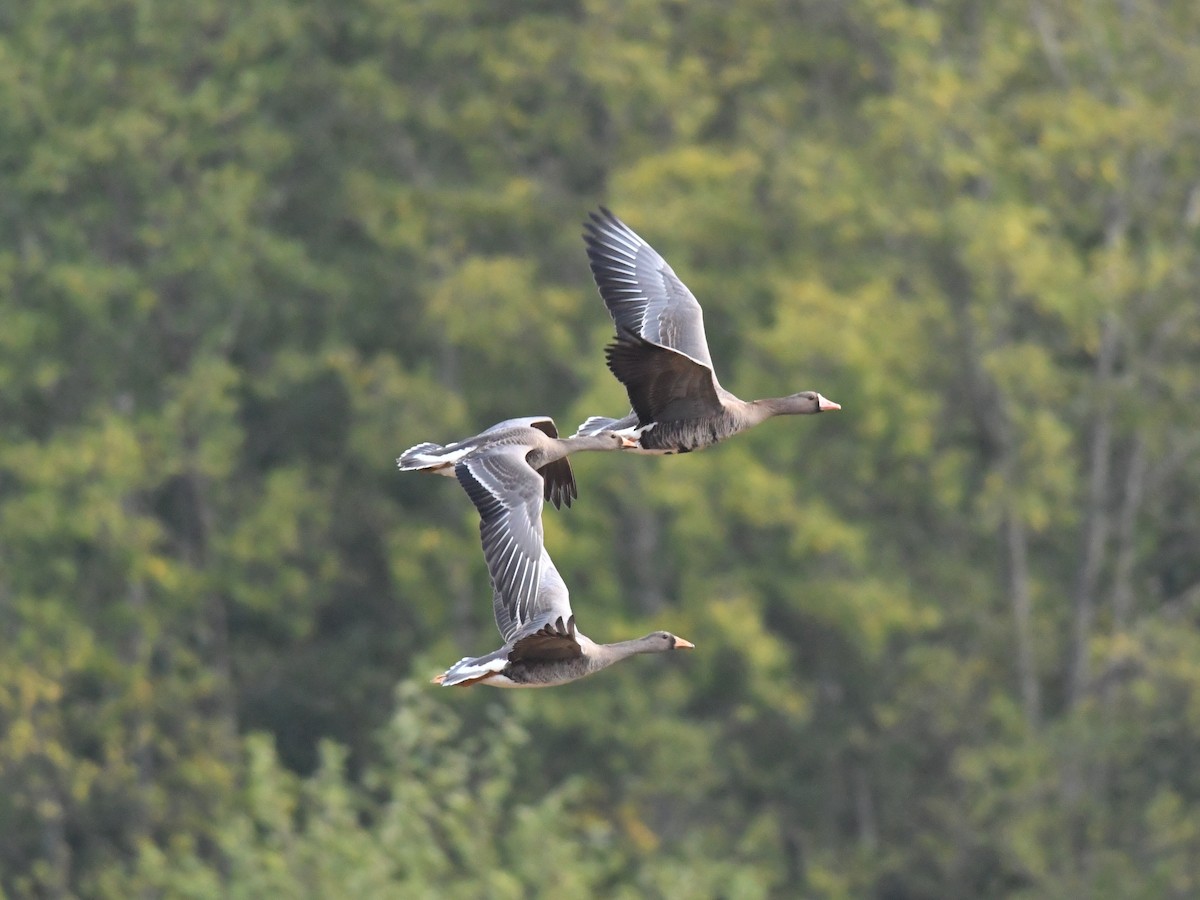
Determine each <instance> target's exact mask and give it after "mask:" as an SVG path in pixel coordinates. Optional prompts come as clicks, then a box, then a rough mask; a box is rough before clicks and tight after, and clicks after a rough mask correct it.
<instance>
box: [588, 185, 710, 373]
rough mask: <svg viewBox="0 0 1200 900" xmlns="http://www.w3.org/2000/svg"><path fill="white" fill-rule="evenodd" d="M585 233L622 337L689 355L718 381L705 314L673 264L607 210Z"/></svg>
mask: <svg viewBox="0 0 1200 900" xmlns="http://www.w3.org/2000/svg"><path fill="white" fill-rule="evenodd" d="M583 229H584V233H583V240H584V243H585V244H587V254H588V262H589V263H590V265H591V268H592V277H593V278H594V279H595V281H596V287H598V288H599V289H600V296H601V297H602V298H604V305H605V306H607V307H608V312H609V314H610V315H611V316H612V317H613V321H614V322H616V325H617V330H618V332H620V331H621V330H625V331H630V332H633V333H634V334H636V335H638V336H640V337H642V338H645V339H646V340H647V341H649V342H650V343H652V344H657V345H658V346H660V347H665V348H666V349H668V350H673V351H674V352H675V353H678V354H680V355H682V356H686V357H687V358H688V359H690V360H692V361H693V362H695V363H696V364H697V365H700V366H703V367H704V368H706V369H708V372H709V374H710V375H711V376H712V377H713V378H714V380H715V378H716V375H715V371H716V370H715V369H714V368H713V362H712V356H711V355H710V354H709V352H708V339H707V338H706V337H705V336H704V311H703V310H702V309H701V308H700V303H699V301H697V300H696V298H695V296H694V295H693V294H692V292H691V291H689V290H688V288H687V285H685V284H684V283H683V282H682V281H680V280H679V277H678V276H677V275H676V274H675V272H674V271H673V270H672V269H671V267H670V266H669V265H667V261H666V260H665V259H663V258H662V257H661V256H659V254H658V251H656V250H655V249H654V248H653V247H651V246H650V245H649V244H647V243H646V242H645V241H644V240H642V239H641V237H639V236H638V234H637V232H635V231H634V230H633V229H632V228H630V227H629V226H628V225H626V224H625V223H624V222H622V221H621V220H620V219H618V218H617V217H616V216H614V215H613V214H612V213H611V212H609V211H608V210H607V209H605V208H604V207H603V206H602V207H600V211H599V212H598V213H595V212H594V213H591V214H590V216H589V220H588V221H587V222H585V223H584V226H583Z"/></svg>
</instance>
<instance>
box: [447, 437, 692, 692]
mask: <svg viewBox="0 0 1200 900" xmlns="http://www.w3.org/2000/svg"><path fill="white" fill-rule="evenodd" d="M530 432H532V434H531V433H530ZM533 435H537V437H534V436H533ZM594 437H596V438H607V439H609V440H617V439H618V436H617V435H615V434H614V433H612V432H608V433H606V434H604V435H596V436H594ZM548 440H550V439H549V438H547V437H546V435H545V434H544V433H542V432H540V431H536V430H535V429H532V428H530V429H527V430H526V434H525V436H524V438H519V437H517V436H516V435H515V434H514V435H513V436H511V437H508V438H506V439H505V440H504V441H493V442H491V443H485V444H483V445H482V446H480V447H477V448H476V449H474V450H471V451H470V452H468V453H467V454H465V455H463V456H461V457H460V458H459V459H458V460H457V462H456V463H455V465H454V474H455V475H456V476H457V477H458V481H459V483H460V484H461V485H462V486H463V488H464V489H465V490H466V492H467V496H469V497H470V498H471V502H472V503H474V504H475V508H476V509H478V510H479V517H480V521H479V533H480V537H481V539H482V542H483V555H484V559H485V560H486V561H487V567H488V573H489V574H490V576H491V581H492V611H493V612H494V614H495V616H496V627H497V628H499V629H500V635H501V636H502V637H503V638H504V646H502V647H501V648H500V649H499V650H495V651H493V652H492V653H489V654H487V655H485V656H478V657H465V658H463V659H461V660H459V661H458V662H456V663H455V664H454V665H453V666H451V667H450V668H449V669H447V670H446V671H445V672H444V673H442V674H441V675H439V676H437V677H436V678H434V679H433V682H434V683H435V684H440V685H442V686H443V687H451V686H455V685H458V686H462V687H466V686H468V685H472V684H480V683H482V684H489V685H492V686H494V687H550V686H552V685H556V684H566V683H567V682H569V681H575V680H577V679H579V678H583V677H584V676H586V675H591V674H592V673H593V672H598V671H600V670H601V669H604V668H607V667H608V666H611V665H612V664H613V663H615V662H617V661H618V660H621V659H624V658H625V657H627V656H633V655H634V654H637V653H658V652H662V651H666V650H678V649H684V648H689V647H692V646H693V645H692V644H691V642H689V641H685V640H684V639H683V638H680V637H676V636H675V635H673V634H670V633H668V632H666V631H655V632H653V633H651V634H648V635H646V636H645V637H642V638H637V639H636V640H632V641H621V642H619V643H615V644H597V643H596V642H595V641H592V640H591V639H589V638H588V637H586V636H585V635H584V634H583V633H582V632H581V631H579V630H578V629H577V628H576V626H575V614H574V613H573V612H572V611H571V598H570V595H569V593H568V591H567V586H566V584H564V583H563V580H562V576H560V575H559V574H558V570H557V569H556V568H555V567H554V563H553V562H552V561H551V559H550V556H549V554H548V553H546V548H545V547H544V546H543V534H542V497H543V495H544V494H545V493H546V487H545V484H544V479H543V477H542V475H540V474H539V473H538V471H537V468H538V463H539V462H541V461H542V460H543V458H544V457H542V456H539V455H538V454H539V453H546V452H550V451H539V450H538V449H536V447H537V445H544V443H545V441H548ZM557 443H558V444H560V445H570V444H571V441H570V439H568V440H566V441H558V442H557ZM574 448H575V449H585V448H584V447H583V446H582V444H580V443H579V442H578V439H577V441H576V443H575V444H574ZM587 449H599V448H597V447H590V448H587ZM562 452H565V451H562Z"/></svg>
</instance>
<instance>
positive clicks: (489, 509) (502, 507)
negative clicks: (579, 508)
mask: <svg viewBox="0 0 1200 900" xmlns="http://www.w3.org/2000/svg"><path fill="white" fill-rule="evenodd" d="M528 452H529V448H528V447H526V446H523V445H521V444H499V445H495V446H492V447H484V448H482V449H480V450H477V451H476V452H475V453H473V454H471V455H470V456H468V457H467V458H466V459H464V460H462V461H461V462H460V463H459V464H458V465H457V466H455V469H454V473H455V474H456V475H457V476H458V481H459V484H461V485H462V486H463V489H464V490H465V491H466V492H467V496H468V497H470V498H471V502H472V503H474V504H475V508H476V509H477V510H479V536H480V539H481V541H482V543H483V558H484V560H485V561H486V562H487V567H488V573H489V574H490V575H491V578H492V594H493V606H494V609H495V613H496V627H497V628H499V629H500V633H501V635H503V636H504V639H505V640H506V641H508V640H512V638H513V637H514V636H515V635H516V634H519V633H520V632H521V630H522V629H523V628H525V627H526V626H527V625H529V624H530V623H532V622H534V621H535V620H538V616H539V610H540V606H539V594H540V588H541V584H542V576H543V569H544V565H543V563H544V561H545V560H548V557H546V556H545V551H544V549H543V547H542V489H543V485H542V477H541V476H540V475H538V473H537V472H535V471H534V470H533V469H531V468H530V467H529V464H528V463H527V462H526V461H525V456H526V454H527V453H528ZM559 581H560V582H561V579H559Z"/></svg>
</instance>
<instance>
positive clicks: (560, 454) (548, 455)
mask: <svg viewBox="0 0 1200 900" xmlns="http://www.w3.org/2000/svg"><path fill="white" fill-rule="evenodd" d="M494 444H501V445H506V446H520V447H524V448H525V452H526V454H527V460H528V463H529V465H530V466H532V467H533V468H534V469H536V470H537V471H538V472H539V473H540V474H541V475H542V476H544V481H545V492H546V499H547V500H549V501H550V502H551V503H553V504H554V506H555V508H556V509H557V508H560V507H561V506H562V505H563V504H564V503H565V504H566V505H567V506H570V505H571V501H572V500H574V499H576V498H577V497H578V496H579V491H578V489H577V488H576V486H575V476H574V474H573V473H572V472H571V463H570V462H568V460H567V454H568V453H574V452H575V451H576V450H620V449H623V448H632V447H634V446H635V444H634V441H633V440H632V439H631V438H629V437H627V436H625V435H618V434H616V433H614V432H611V431H608V432H597V433H595V434H588V435H580V434H576V435H574V436H572V437H569V438H559V436H558V429H557V428H555V426H554V420H553V419H551V418H550V417H549V416H528V417H526V418H521V419H505V420H504V421H503V422H498V423H497V424H495V425H493V426H492V427H491V428H489V429H487V430H486V431H483V432H480V433H479V434H477V435H475V436H474V437H469V438H464V439H463V440H461V441H454V442H453V443H450V444H446V445H445V446H442V445H441V444H434V443H430V442H426V443H424V444H417V445H416V446H415V447H409V448H408V449H407V450H405V451H404V452H403V453H401V454H400V457H399V458H398V459H397V460H396V465H397V466H399V468H400V470H401V471H402V472H416V471H423V472H433V473H434V474H436V475H448V476H450V477H451V478H453V477H454V466H455V464H456V463H457V462H458V461H459V460H460V459H462V458H463V457H465V456H466V455H467V454H469V453H471V452H472V451H474V450H477V449H479V448H481V447H487V446H491V445H494Z"/></svg>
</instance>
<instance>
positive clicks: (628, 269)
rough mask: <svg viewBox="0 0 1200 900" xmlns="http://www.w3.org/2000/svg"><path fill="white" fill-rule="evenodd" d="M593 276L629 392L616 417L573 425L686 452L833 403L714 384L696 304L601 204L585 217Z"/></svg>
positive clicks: (652, 448)
mask: <svg viewBox="0 0 1200 900" xmlns="http://www.w3.org/2000/svg"><path fill="white" fill-rule="evenodd" d="M583 228H584V233H583V240H584V243H586V244H587V254H588V261H589V263H590V264H591V269H592V277H593V278H595V280H596V286H597V287H598V288H599V289H600V296H601V297H603V298H604V305H605V306H607V307H608V312H609V314H610V315H611V316H612V317H613V321H614V322H615V323H616V326H617V337H616V340H615V341H613V343H611V344H610V345H609V346H608V347H607V348H606V349H605V354H604V355H605V356H606V357H607V359H608V367H609V369H611V370H612V373H613V374H614V375H615V376H617V380H619V381H620V382H621V383H622V384H623V385H625V390H626V392H627V393H628V394H629V403H630V405H631V406H632V407H633V412H632V413H630V414H629V415H628V416H626V417H625V418H623V419H608V418H604V417H601V416H593V417H592V418H590V419H588V420H587V421H586V422H584V423H583V424H582V425H580V426H579V430H578V431H577V432H576V434H580V435H585V434H601V433H604V432H613V431H615V432H621V433H624V434H628V435H629V436H630V437H635V438H637V440H638V448H637V449H639V450H641V451H642V452H647V453H687V452H688V451H690V450H699V449H702V448H704V447H707V446H709V445H710V444H715V443H717V441H720V440H724V439H725V438H727V437H729V436H730V435H733V434H737V433H738V432H739V431H745V430H746V429H747V428H752V427H753V426H755V425H757V424H758V423H759V422H762V421H764V420H765V419H769V418H771V417H772V416H780V415H797V414H807V413H818V412H824V411H825V410H831V409H841V406H840V405H839V404H837V403H834V402H833V401H832V400H827V399H826V398H825V397H822V396H821V395H820V394H818V393H817V392H816V391H801V392H800V393H798V394H791V395H790V396H787V397H776V398H771V399H767V400H752V401H750V402H746V401H745V400H741V399H739V398H738V397H735V396H734V395H733V394H731V393H730V392H729V391H727V390H725V389H724V388H723V387H721V384H720V382H719V381H717V373H716V370H715V369H714V368H713V363H712V357H711V356H710V355H709V352H708V341H707V340H706V339H705V336H704V313H703V311H702V310H701V309H700V304H699V302H697V300H696V298H695V297H694V296H693V295H692V292H691V291H689V290H688V289H687V286H686V285H685V284H684V283H683V282H682V281H680V280H679V278H678V277H677V276H676V275H675V273H674V272H673V271H672V270H671V267H670V266H669V265H667V262H666V260H664V259H663V258H662V257H661V256H659V255H658V253H657V252H655V250H654V248H653V247H651V246H650V245H649V244H647V243H646V242H645V241H643V240H642V239H641V238H640V237H638V235H637V234H636V233H635V232H634V230H633V229H632V228H630V227H629V226H628V225H626V224H625V223H624V222H622V221H621V220H620V219H618V218H617V217H616V216H614V215H613V214H612V213H611V212H609V211H608V210H607V209H605V208H604V207H600V212H599V213H590V214H589V221H587V222H585V223H584V226H583Z"/></svg>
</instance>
